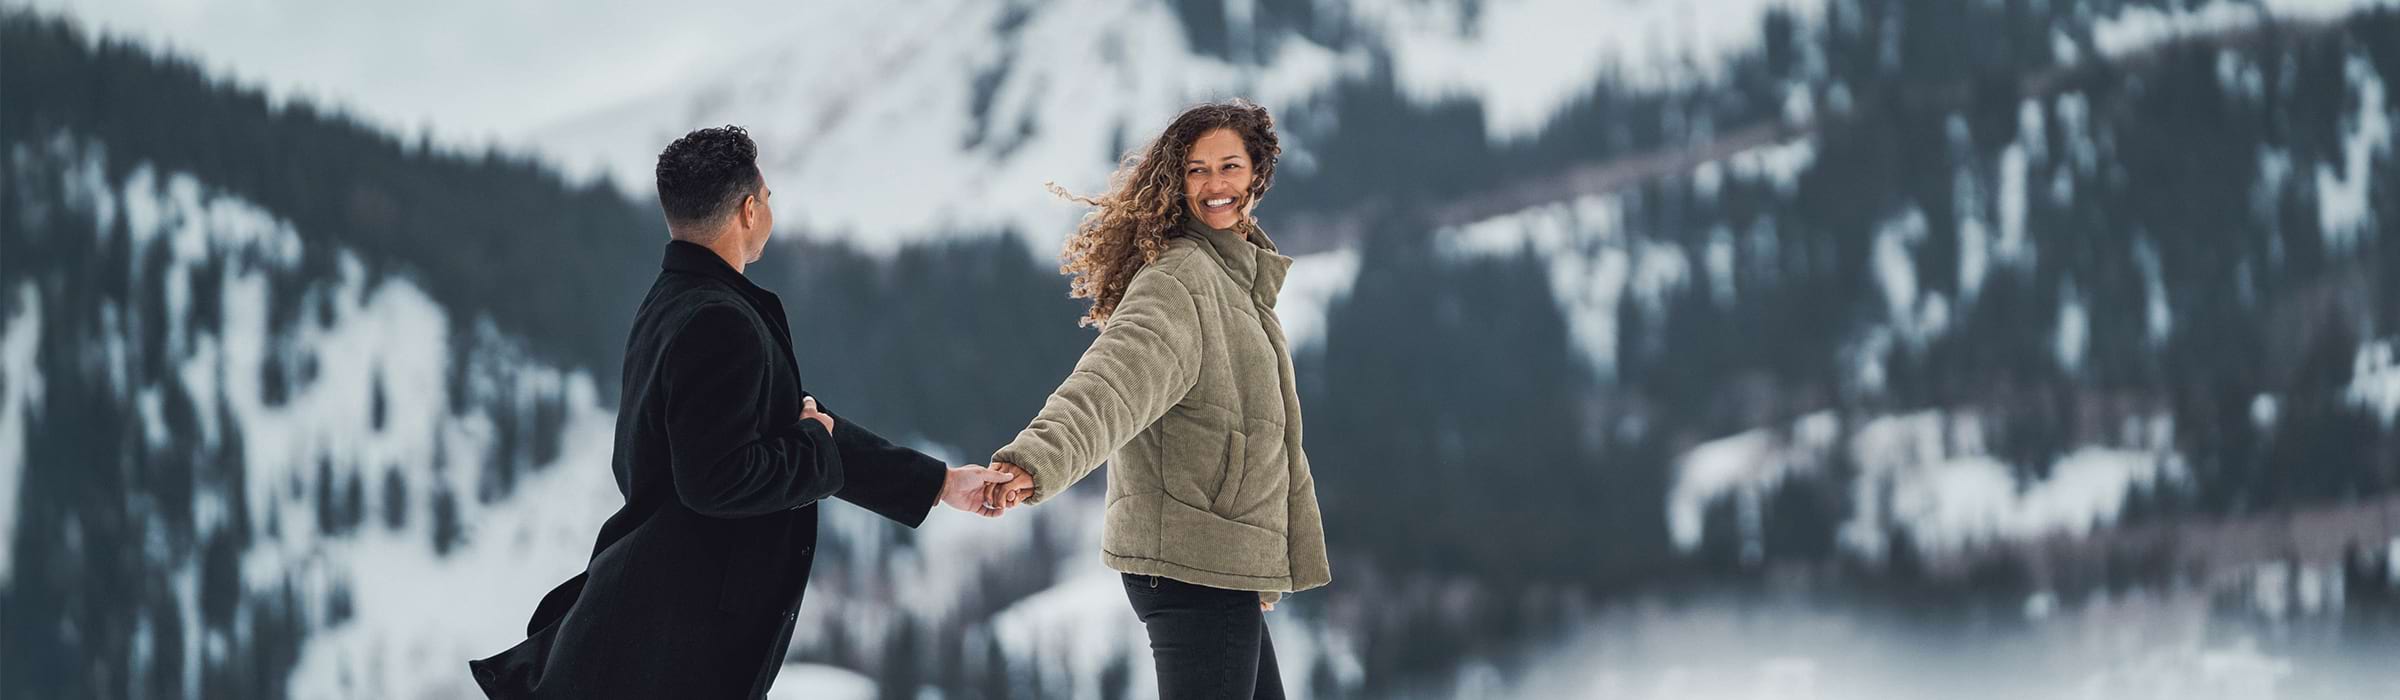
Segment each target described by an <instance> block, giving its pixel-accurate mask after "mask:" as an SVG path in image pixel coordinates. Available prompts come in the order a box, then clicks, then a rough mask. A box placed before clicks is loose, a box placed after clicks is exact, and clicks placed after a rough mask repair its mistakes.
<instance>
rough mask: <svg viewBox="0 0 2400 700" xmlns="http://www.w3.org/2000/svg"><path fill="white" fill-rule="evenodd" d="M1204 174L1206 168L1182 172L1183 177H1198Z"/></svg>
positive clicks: (1206, 170)
mask: <svg viewBox="0 0 2400 700" xmlns="http://www.w3.org/2000/svg"><path fill="white" fill-rule="evenodd" d="M1205 172H1208V169H1207V168H1193V169H1190V170H1186V171H1184V174H1185V175H1198V174H1201V173H1205Z"/></svg>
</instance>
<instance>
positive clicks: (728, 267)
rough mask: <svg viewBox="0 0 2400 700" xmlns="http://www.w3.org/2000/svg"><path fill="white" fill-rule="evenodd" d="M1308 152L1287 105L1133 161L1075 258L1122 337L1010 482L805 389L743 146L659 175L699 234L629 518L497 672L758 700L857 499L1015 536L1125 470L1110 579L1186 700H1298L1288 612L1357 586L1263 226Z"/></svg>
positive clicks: (1096, 305)
mask: <svg viewBox="0 0 2400 700" xmlns="http://www.w3.org/2000/svg"><path fill="white" fill-rule="evenodd" d="M1280 153H1281V149H1280V147H1279V146H1278V145H1277V143H1276V136H1275V131H1274V122H1273V120H1272V119H1271V118H1269V116H1268V115H1267V112H1266V110H1265V109H1262V108H1260V107H1258V106H1256V105H1253V104H1250V103H1248V102H1244V101H1241V100H1233V101H1229V102H1222V103H1211V104H1203V105H1198V106H1195V107H1192V108H1190V109H1187V110H1185V111H1184V112H1183V113H1182V114H1181V115H1179V116H1177V117H1176V118H1175V121H1174V122H1173V123H1172V124H1169V125H1168V126H1167V129H1166V131H1165V132H1164V133H1162V134H1160V135H1159V137H1158V138H1157V139H1156V140H1154V141H1152V142H1151V143H1150V144H1149V145H1148V146H1147V147H1145V148H1143V149H1142V150H1141V151H1139V152H1138V153H1136V154H1133V155H1131V156H1129V157H1128V159H1127V160H1126V162H1125V163H1124V165H1123V166H1122V167H1121V168H1120V169H1119V170H1118V172H1117V174H1116V176H1115V177H1114V178H1113V181H1112V183H1111V190H1110V191H1109V192H1108V193H1107V194H1104V195H1102V196H1100V197H1097V198H1075V199H1076V201H1079V202H1081V203H1084V204H1087V205H1090V206H1092V207H1093V208H1094V209H1095V211H1094V212H1093V213H1092V214H1090V215H1089V216H1087V217H1085V219H1084V221H1083V223H1082V225H1081V226H1079V227H1078V228H1077V230H1076V232H1075V234H1074V236H1073V237H1071V238H1070V239H1069V240H1068V242H1067V246H1066V252H1065V254H1064V256H1063V257H1064V260H1065V265H1064V266H1063V267H1062V270H1063V271H1065V272H1067V273H1069V274H1071V275H1073V276H1074V277H1073V281H1072V284H1071V290H1070V293H1071V294H1072V295H1073V296H1074V297H1077V298H1089V299H1091V300H1092V306H1091V310H1090V312H1089V313H1088V314H1087V315H1085V316H1084V318H1083V322H1084V323H1085V324H1096V325H1098V326H1099V327H1100V334H1099V337H1098V338H1097V339H1095V340H1094V341H1093V342H1092V346H1091V348H1090V349H1088V350H1085V351H1084V354H1083V358H1082V359H1081V360H1079V361H1078V362H1076V365H1075V370H1074V372H1073V373H1071V374H1069V375H1068V376H1067V378H1066V380H1065V381H1064V382H1062V383H1061V384H1060V385H1059V387H1058V390H1057V391H1055V392H1052V393H1051V395H1050V398H1049V400H1048V401H1047V402H1045V403H1044V404H1043V406H1042V410H1041V413H1040V414H1039V415H1037V416H1035V417H1034V419H1033V422H1032V424H1031V425H1029V426H1028V427H1026V428H1025V430H1024V431H1023V432H1020V433H1018V435H1017V437H1016V439H1015V440H1014V441H1012V442H1010V443H1009V444H1008V445H1006V446H1004V447H1002V448H1000V450H999V451H997V452H995V453H993V455H992V459H991V464H992V466H991V467H990V468H988V469H987V468H983V467H978V466H972V465H970V466H964V467H958V468H948V467H947V465H945V464H943V463H942V462H940V461H939V460H935V459H933V458H931V457H927V456H925V455H923V454H921V453H918V452H916V451H915V450H910V449H907V448H904V447H899V446H896V445H893V444H891V443H890V442H888V441H885V440H884V439H883V438H880V437H877V436H876V435H875V434H874V433H872V432H869V431H867V430H866V429H864V428H861V427H859V426H858V425H857V424H855V423H852V422H850V421H847V420H844V419H842V417H841V416H840V415H838V414H835V413H833V412H831V411H830V410H828V409H827V408H826V407H822V406H820V405H819V404H818V402H817V400H816V398H814V397H812V396H810V395H809V394H808V393H807V392H806V391H805V390H804V389H802V388H801V385H800V373H799V367H798V364H797V362H796V361H795V359H794V357H793V354H792V341H791V331H790V328H789V327H788V326H787V322H786V320H785V318H784V312H783V306H782V303H781V302H780V301H779V300H778V299H777V298H776V296H775V295H774V294H771V293H769V292H767V291H766V290H764V289H760V288H759V287H757V286H755V285H752V284H751V283H750V282H749V280H748V279H746V278H744V277H743V276H742V270H743V268H744V266H746V265H748V264H750V263H752V262H756V261H757V260H758V258H759V255H760V254H761V252H762V251H763V250H764V248H765V244H766V240H767V237H768V235H769V234H770V232H771V230H772V228H773V224H774V213H773V210H772V208H771V207H770V206H769V200H771V199H772V197H773V191H772V190H770V189H769V188H768V187H767V185H766V182H765V180H764V177H763V176H762V175H761V174H760V172H759V170H758V166H757V155H758V152H757V148H756V146H754V145H753V144H752V143H751V141H750V139H749V137H748V136H747V135H746V134H744V133H743V132H742V130H741V129H739V128H735V127H725V128H719V129H703V130H700V131H695V132H692V133H691V134H689V135H686V136H684V137H683V138H682V139H679V140H677V141H676V142H675V143H674V144H672V145H669V146H668V147H667V149H666V151H665V152H663V153H660V154H659V159H658V196H659V203H660V205H661V206H662V207H663V208H664V209H665V211H666V217H667V228H668V230H669V231H670V232H671V234H672V236H673V238H674V240H673V241H671V242H669V243H668V244H667V250H666V258H665V261H664V262H663V263H662V267H664V271H662V272H661V273H660V274H659V277H658V281H657V282H656V283H654V284H653V285H652V286H651V289H650V293H649V295H648V296H647V297H646V298H644V299H643V300H642V306H641V309H640V311H638V312H637V313H636V315H635V317H634V322H633V333H632V338H631V339H630V340H628V341H627V343H626V349H625V374H624V381H623V384H622V388H621V391H622V392H623V394H622V399H621V401H622V403H621V405H620V406H619V409H618V413H617V432H616V454H615V459H614V464H613V465H612V466H613V467H614V469H615V471H616V477H617V486H618V490H619V491H621V492H623V493H624V494H625V507H624V508H623V509H621V510H619V511H618V512H617V513H616V514H615V515H613V516H611V517H610V518H609V519H608V521H607V522H606V523H605V524H604V525H602V526H601V528H600V537H599V542H598V544H597V545H596V546H595V547H594V549H593V553H592V559H591V562H590V564H589V565H588V566H587V567H586V570H585V572H584V573H583V574H581V575H578V576H576V577H575V578H573V579H570V580H568V581H567V582H566V583H565V584H562V585H560V586H559V587H558V588H557V589H556V590H553V591H551V592H550V594H549V595H547V596H544V597H543V599H542V601H541V603H540V604H539V605H538V606H537V607H536V609H535V611H534V614H533V619H532V621H531V622H530V623H528V624H527V625H526V634H527V635H528V637H527V639H526V640H525V641H524V642H522V643H520V644H518V645H517V646H515V647H513V648H510V649H509V650H508V651H505V652H502V653H500V654H499V655H496V656H493V657H491V658H488V659H483V660H479V661H475V662H472V663H470V664H469V666H470V667H471V668H472V669H473V670H474V673H475V679H476V682H477V683H478V684H480V685H481V686H482V687H483V689H484V691H485V692H486V693H487V694H489V695H491V696H492V697H495V698H515V697H560V698H570V697H571V698H596V697H640V698H651V697H675V698H685V697H691V698H716V697H741V698H756V697H759V696H761V695H762V694H764V693H765V692H766V689H767V688H768V686H769V685H771V684H772V683H773V682H774V679H775V673H776V671H777V670H779V669H780V668H781V667H782V664H783V656H784V651H785V648H786V645H787V644H788V643H789V642H790V639H791V634H792V625H793V624H794V621H795V620H796V619H797V615H798V613H797V611H798V609H799V606H800V599H801V593H802V588H803V587H804V586H805V585H806V583H807V579H808V572H809V567H810V561H811V554H812V553H813V551H814V545H815V543H816V531H817V512H816V508H815V505H816V503H817V501H819V500H822V499H824V498H826V497H835V498H840V499H842V500H845V501H849V502H851V503H852V504H855V505H858V506H861V507H864V508H866V509H868V510H870V511H873V512H875V513H876V514H878V515H882V516H884V517H886V518H889V519H891V520H893V521H895V522H898V523H901V524H903V525H907V526H910V527H915V526H916V525H917V524H918V523H921V522H923V521H924V519H925V516H926V515H927V513H928V511H930V510H931V509H932V508H933V504H934V503H935V502H937V501H938V502H940V503H944V504H947V505H949V506H951V507H953V508H957V509H959V510H963V511H969V512H974V513H978V514H981V515H985V516H989V517H997V516H999V515H1001V514H1002V513H1003V512H1004V511H1006V510H1007V509H1010V508H1014V507H1017V506H1020V505H1030V504H1038V503H1041V502H1042V501H1043V500H1045V499H1048V498H1051V497H1054V496H1056V495H1057V494H1058V493H1059V492H1060V491H1063V490H1065V489H1066V488H1067V487H1068V486H1071V485H1073V484H1074V483H1075V482H1076V481H1079V480H1081V479H1082V478H1083V477H1084V476H1086V475H1089V474H1090V473H1091V472H1092V470H1093V469H1095V468H1097V467H1098V466H1099V465H1100V463H1101V461H1102V460H1104V459H1105V460H1108V461H1109V462H1110V463H1111V464H1113V465H1115V468H1114V469H1112V470H1111V474H1110V476H1109V479H1108V480H1109V488H1108V501H1107V515H1106V520H1105V528H1106V531H1105V535H1104V537H1103V539H1102V546H1101V550H1102V551H1101V561H1102V563H1104V564H1107V565H1108V566H1109V568H1112V569H1115V570H1117V571H1119V572H1122V574H1123V578H1124V583H1125V593H1126V597H1127V598H1128V599H1129V600H1130V601H1131V602H1132V604H1133V610H1134V613H1135V614H1136V615H1137V616H1139V617H1140V618H1141V620H1142V623H1143V625H1144V626H1145V627H1146V628H1147V629H1148V630H1149V634H1150V648H1151V654H1152V656H1153V658H1154V660H1155V662H1156V664H1157V669H1158V684H1159V693H1160V695H1161V696H1162V697H1166V698H1238V697H1264V698H1280V697H1283V689H1282V685H1281V679H1280V677H1279V674H1278V672H1277V671H1276V667H1275V654H1274V647H1273V644H1272V643H1271V642H1270V641H1269V639H1268V637H1267V628H1266V620H1265V617H1264V612H1265V611H1267V610H1271V609H1273V607H1274V604H1275V602H1276V601H1277V599H1278V598H1279V597H1280V596H1281V595H1282V594H1283V593H1286V592H1291V591H1299V590H1306V589H1309V588H1314V587H1317V586H1322V585H1325V584H1326V583H1327V582H1328V581H1329V580H1330V579H1331V572H1330V570H1329V567H1328V563H1327V561H1326V555H1325V542H1324V526H1323V524H1322V522H1321V521H1320V520H1319V518H1318V512H1317V499H1316V487H1315V482H1314V480H1312V479H1311V478H1310V477H1309V469H1308V457H1307V455H1306V454H1304V453H1303V452H1302V451H1301V448H1300V403H1299V399H1298V394H1297V393H1296V392H1295V390H1294V383H1293V376H1292V361H1291V352H1290V349H1289V348H1288V347H1286V346H1285V341H1284V336H1283V329H1282V326H1281V324H1280V323H1279V322H1278V321H1277V320H1276V317H1275V297H1276V293H1277V291H1278V290H1279V289H1281V287H1282V285H1283V278H1284V273H1285V271H1287V270H1288V269H1289V268H1290V266H1291V262H1292V261H1291V259H1290V258H1287V257H1284V256H1282V255H1279V254H1277V253H1276V252H1275V244H1274V242H1273V241H1270V240H1268V239H1267V237H1266V234H1265V233H1264V232H1263V231H1260V230H1259V228H1258V226H1257V223H1256V222H1255V221H1253V220H1252V218H1251V211H1252V209H1253V208H1254V207H1256V206H1257V204H1258V200H1259V197H1260V196H1262V195H1264V194H1265V193H1266V191H1267V187H1268V185H1269V183H1270V182H1271V181H1272V179H1273V178H1274V174H1275V163H1276V159H1277V157H1278V155H1279V154H1280Z"/></svg>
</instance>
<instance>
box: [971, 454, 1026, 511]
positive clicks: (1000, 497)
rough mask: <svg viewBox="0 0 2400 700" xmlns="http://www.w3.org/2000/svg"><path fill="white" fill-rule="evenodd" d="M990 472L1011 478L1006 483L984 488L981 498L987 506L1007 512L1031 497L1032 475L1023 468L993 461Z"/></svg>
mask: <svg viewBox="0 0 2400 700" xmlns="http://www.w3.org/2000/svg"><path fill="white" fill-rule="evenodd" d="M992 471H996V472H1000V473H1003V474H1007V475H1009V477H1011V478H1010V479H1009V480H1008V481H1005V482H1001V483H996V484H992V485H990V486H986V487H984V496H983V498H984V503H985V504H986V505H987V506H989V507H993V508H998V509H1001V510H1007V509H1010V508H1015V507H1017V504H1019V503H1024V502H1025V498H1026V497H1028V496H1032V495H1033V473H1032V472H1028V471H1025V468H1024V467H1020V466H1017V465H1014V464H1010V463H1007V462H1000V461H994V462H992Z"/></svg>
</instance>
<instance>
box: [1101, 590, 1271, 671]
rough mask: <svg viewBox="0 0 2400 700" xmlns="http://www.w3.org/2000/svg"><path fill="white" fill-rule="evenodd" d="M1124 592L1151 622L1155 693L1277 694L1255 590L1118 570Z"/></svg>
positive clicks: (1135, 611) (1135, 609)
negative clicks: (1156, 667) (1156, 677)
mask: <svg viewBox="0 0 2400 700" xmlns="http://www.w3.org/2000/svg"><path fill="white" fill-rule="evenodd" d="M1124 578H1125V597H1126V599H1128V600H1131V601H1133V614H1134V615H1136V616H1139V617H1140V618H1142V626H1144V627H1147V628H1149V629H1150V657H1151V659H1152V660H1153V661H1155V662H1156V663H1157V664H1158V697H1159V699H1160V700H1224V699H1225V698H1272V699H1273V700H1283V678H1282V676H1281V675H1280V674H1278V673H1277V672H1276V670H1275V643H1274V642H1273V641H1271V640H1269V639H1268V638H1267V618H1266V613H1263V612H1260V611H1259V609H1258V594H1257V593H1255V592H1251V591H1229V590H1225V589H1222V588H1210V587H1208V586H1201V585H1195V584H1189V583H1184V582H1182V581H1177V580H1175V579H1171V578H1162V577H1158V576H1140V575H1134V574H1125V575H1124Z"/></svg>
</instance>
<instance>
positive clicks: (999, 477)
mask: <svg viewBox="0 0 2400 700" xmlns="http://www.w3.org/2000/svg"><path fill="white" fill-rule="evenodd" d="M975 478H977V479H982V480H983V482H984V483H987V484H1002V483H1007V482H1011V481H1015V480H1016V479H1017V477H1015V476H1013V475H1011V474H1009V473H1007V472H1002V471H993V470H990V469H982V470H978V471H976V472H975Z"/></svg>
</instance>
